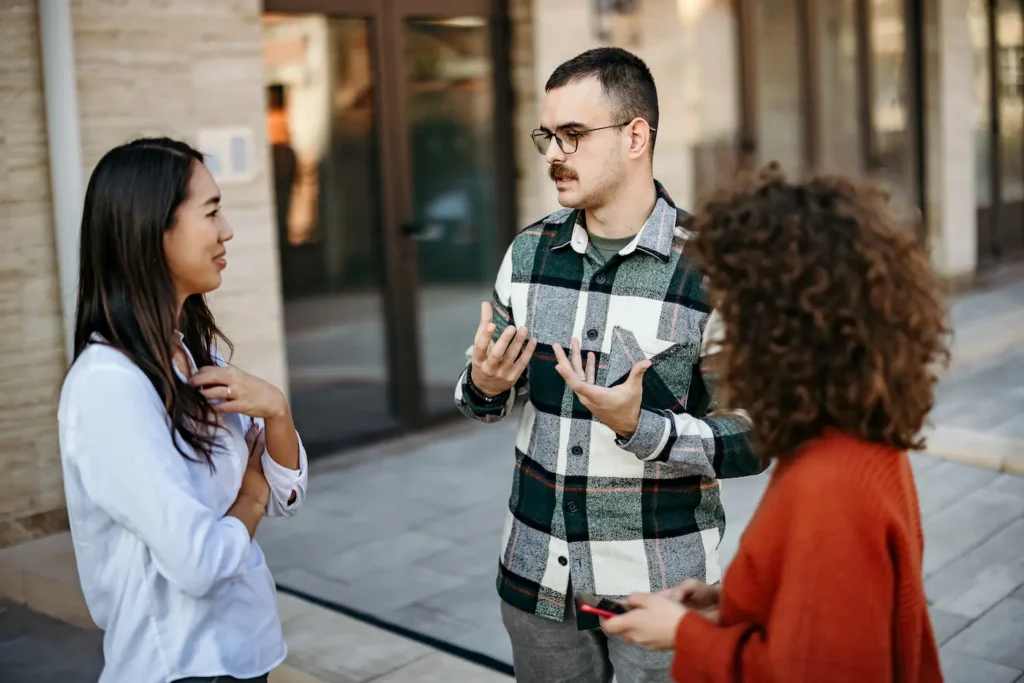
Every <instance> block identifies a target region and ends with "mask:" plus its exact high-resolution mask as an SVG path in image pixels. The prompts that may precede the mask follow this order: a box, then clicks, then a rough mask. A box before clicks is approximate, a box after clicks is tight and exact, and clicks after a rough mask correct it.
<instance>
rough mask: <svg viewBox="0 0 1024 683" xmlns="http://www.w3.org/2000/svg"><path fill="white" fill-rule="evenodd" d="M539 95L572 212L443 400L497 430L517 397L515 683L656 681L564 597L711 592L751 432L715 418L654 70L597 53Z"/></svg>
mask: <svg viewBox="0 0 1024 683" xmlns="http://www.w3.org/2000/svg"><path fill="white" fill-rule="evenodd" d="M545 91H546V94H545V96H544V102H543V106H542V110H541V127H540V128H539V129H537V130H536V131H534V132H533V135H532V137H533V141H534V143H535V144H536V146H537V150H538V151H539V152H540V153H541V154H543V155H545V157H546V159H547V162H548V166H549V168H548V173H549V175H550V177H551V180H552V181H554V184H555V188H556V189H557V191H558V200H559V203H560V204H562V206H563V207H565V208H563V209H562V210H560V211H557V212H556V213H554V214H552V215H550V216H548V217H547V218H545V219H543V220H542V221H540V222H538V223H535V224H533V225H531V226H529V227H528V228H526V229H525V230H524V231H523V232H522V233H521V234H520V235H518V236H517V237H516V239H515V240H514V242H513V244H512V246H511V247H510V248H509V249H508V251H507V253H506V254H505V258H504V261H503V263H502V265H501V268H500V270H499V272H498V276H497V281H496V283H495V289H494V295H493V300H492V301H491V302H490V303H487V302H484V303H483V304H482V305H481V318H480V326H479V328H478V329H477V333H476V339H475V341H474V344H473V347H472V348H471V349H470V351H469V354H470V356H471V362H470V363H469V366H468V367H467V368H466V371H465V372H464V373H463V375H462V377H461V378H460V380H459V382H458V384H457V386H456V389H455V400H456V403H457V404H458V405H459V407H460V409H461V410H462V411H463V412H464V413H465V414H467V415H469V416H470V417H473V418H475V419H478V420H482V421H484V422H493V421H497V420H500V419H501V418H503V417H504V416H505V415H507V414H508V413H509V411H510V410H511V408H512V407H513V405H514V403H515V400H516V396H517V395H518V394H526V396H527V397H528V400H527V401H526V403H525V407H524V409H523V413H522V416H521V418H520V428H519V434H518V437H517V439H516V444H515V455H516V470H515V476H514V478H513V484H512V495H511V498H510V501H509V509H510V513H509V515H508V518H507V521H506V524H505V531H504V537H503V539H502V552H501V557H500V563H499V576H498V581H497V583H498V593H499V596H500V598H501V601H502V604H501V609H502V618H503V620H504V623H505V627H506V629H507V630H508V633H509V636H510V638H511V640H512V652H513V665H514V667H515V671H516V679H517V680H518V681H519V683H559V682H561V681H564V682H569V681H573V682H580V683H591V682H593V683H607V681H610V680H611V677H612V675H613V673H614V675H615V676H616V678H617V680H618V682H619V683H646V682H653V681H657V682H662V681H668V680H669V666H670V663H671V653H659V652H648V651H646V650H644V649H642V648H640V647H638V646H634V645H630V644H628V643H625V642H623V641H621V640H619V639H616V638H607V637H606V636H605V635H604V634H603V632H602V631H600V630H599V629H598V628H597V627H598V625H599V624H598V621H597V619H596V617H594V616H593V615H592V614H587V613H584V612H581V611H578V610H577V608H576V605H575V604H574V599H573V596H574V594H578V593H590V594H595V595H598V596H601V597H608V598H612V599H618V598H622V597H624V596H626V595H628V594H629V593H631V592H636V591H662V590H666V589H668V588H671V587H673V586H675V585H677V584H679V583H680V582H682V581H683V580H684V579H688V578H697V579H700V580H702V581H705V582H707V583H709V584H713V583H716V582H718V581H719V579H720V575H721V569H720V566H719V562H718V554H717V548H718V544H719V542H720V540H721V537H722V534H723V533H724V530H725V517H724V514H723V512H722V508H721V499H720V488H719V480H720V479H721V478H725V477H738V476H746V475H749V474H755V473H757V472H759V471H760V470H761V466H760V465H759V463H758V459H757V457H756V456H755V455H754V453H753V452H752V450H751V446H750V442H749V439H748V430H749V421H748V420H747V419H746V417H745V415H743V414H740V413H730V414H726V415H720V414H718V413H717V412H716V413H715V414H714V415H712V414H710V411H711V408H712V407H713V406H714V405H715V400H714V394H713V386H712V383H711V382H710V380H709V377H708V375H707V373H706V371H707V369H708V368H707V365H706V363H705V358H706V356H707V354H708V351H709V350H711V351H713V350H714V348H715V345H714V340H713V336H714V334H715V330H716V329H717V327H716V325H715V323H714V320H715V318H714V317H713V316H712V311H711V306H710V304H709V302H708V300H707V298H706V295H705V293H704V290H703V287H702V282H703V275H702V274H701V273H700V272H698V271H697V269H696V268H695V267H694V266H693V265H692V264H690V263H689V261H688V259H687V258H686V255H685V245H686V235H687V233H686V231H685V230H684V229H683V227H682V223H683V220H682V219H683V216H685V215H686V214H685V212H683V211H681V210H677V209H676V208H675V206H674V205H673V203H672V200H671V199H670V198H669V196H668V194H667V193H666V192H665V190H664V188H663V187H662V186H661V185H660V184H659V183H658V182H657V181H655V180H654V176H653V170H652V164H653V153H654V143H655V133H656V130H657V127H658V96H657V91H656V90H655V86H654V79H653V78H652V76H651V73H650V71H649V70H648V69H647V66H646V65H645V64H644V63H643V62H642V61H641V60H640V59H639V58H638V57H636V56H635V55H633V54H630V53H629V52H626V51H625V50H621V49H617V48H600V49H596V50H590V51H588V52H585V53H583V54H581V55H579V56H577V57H575V58H573V59H571V60H569V61H568V62H566V63H565V64H562V65H561V66H559V67H558V68H557V69H556V70H555V72H554V73H553V74H552V75H551V78H550V79H549V80H548V82H547V85H546V87H545ZM709 320H710V321H711V322H710V323H709ZM485 456H490V454H481V457H485Z"/></svg>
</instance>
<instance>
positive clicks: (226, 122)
mask: <svg viewBox="0 0 1024 683" xmlns="http://www.w3.org/2000/svg"><path fill="white" fill-rule="evenodd" d="M48 1H49V0H48ZM53 2H59V3H64V4H65V5H66V7H67V8H68V12H69V13H70V17H71V29H72V30H71V34H72V36H73V46H72V48H71V49H72V60H71V62H70V68H71V69H72V70H73V73H72V74H70V82H71V83H72V84H73V88H74V90H73V94H75V93H77V102H78V114H77V119H75V120H77V122H78V126H77V130H76V131H75V133H76V135H75V136H73V139H76V140H80V146H81V149H80V150H79V151H80V157H74V156H73V157H71V158H79V159H80V163H81V165H82V169H81V171H82V173H81V178H82V182H84V179H86V178H87V177H88V174H89V172H90V171H91V169H92V167H93V166H94V165H95V163H96V162H97V161H98V160H99V157H100V155H101V154H102V153H103V152H104V151H106V150H107V149H109V148H110V147H112V146H114V145H116V144H119V143H122V142H124V141H126V140H129V139H131V138H133V137H137V136H139V135H145V134H168V135H172V136H177V137H181V138H185V139H187V140H190V141H192V142H193V143H195V144H198V145H200V146H204V147H205V149H204V151H208V152H210V153H211V165H212V166H213V167H214V169H215V171H216V172H217V175H218V177H219V179H220V182H221V184H222V187H223V190H224V195H225V209H226V211H227V213H228V216H229V218H230V220H231V221H232V224H233V226H234V228H235V235H236V236H235V240H234V241H233V242H232V244H231V245H230V248H231V254H232V260H231V267H230V268H229V271H227V274H226V278H225V285H224V287H223V288H222V290H221V291H219V292H217V293H216V294H215V295H214V296H213V297H211V300H212V304H213V306H214V309H215V311H216V313H217V315H218V317H219V319H220V321H221V322H222V323H223V327H224V328H225V330H226V331H227V332H228V334H229V335H230V336H231V338H232V339H233V341H235V342H236V346H237V351H236V356H235V361H236V362H238V363H239V364H240V365H241V366H243V367H245V368H247V369H250V370H252V371H254V372H256V373H258V374H260V375H261V376H264V377H266V378H268V379H269V380H271V381H274V382H276V383H278V384H280V385H282V386H285V387H287V389H288V392H289V394H290V395H291V398H292V402H293V405H294V412H295V415H296V421H297V422H298V424H299V428H300V430H301V431H302V433H303V435H304V438H305V440H306V442H307V444H308V446H309V448H310V451H311V453H314V454H322V453H328V452H335V451H337V450H339V449H344V448H346V447H349V446H351V445H354V444H357V443H363V442H366V441H368V440H374V439H379V438H383V437H387V436H390V435H394V434H396V433H400V432H407V431H410V430H416V429H419V428H422V427H424V426H427V425H432V424H436V423H437V422H438V421H440V420H443V419H447V418H450V417H452V416H453V413H454V406H453V405H452V399H451V395H452V388H453V382H454V381H455V378H456V377H457V375H458V373H459V371H460V369H461V367H462V365H463V363H464V358H465V356H464V354H465V351H466V348H467V347H468V346H469V344H470V342H471V339H472V334H473V331H474V329H475V326H476V321H477V316H478V310H479V309H478V302H479V301H480V300H481V299H486V298H488V297H489V296H490V291H491V287H492V282H493V277H494V274H495V271H496V269H497V265H498V263H499V261H500V258H501V254H502V253H503V251H504V249H505V248H506V246H507V245H508V243H509V241H510V240H511V239H512V237H513V236H514V235H515V232H516V230H518V229H520V228H521V227H523V226H524V225H526V224H527V223H529V222H532V221H534V220H537V219H539V218H540V217H542V216H543V215H545V214H546V213H547V212H549V211H551V210H553V209H554V208H557V205H556V204H555V199H554V193H553V192H552V191H551V188H550V183H549V181H548V179H547V176H546V172H545V171H546V169H545V165H544V160H543V158H542V157H541V156H540V155H538V154H537V153H536V151H535V149H534V148H533V146H532V144H531V142H530V140H529V137H528V135H529V132H530V130H532V129H533V128H535V127H536V125H537V123H538V120H539V106H540V99H541V96H542V93H543V86H544V82H545V81H546V79H547V77H548V75H549V74H550V72H551V71H552V70H553V69H554V68H555V67H556V66H557V65H558V64H559V63H560V62H562V61H563V60H565V59H568V58H570V57H572V56H573V55H575V54H577V53H579V52H581V51H583V50H585V49H588V48H590V47H594V46H597V45H602V44H616V45H621V46H623V47H626V48H628V49H632V50H634V51H636V52H637V53H638V54H640V55H641V56H642V57H643V58H644V59H645V60H646V61H647V62H648V64H649V66H650V67H651V69H652V71H653V73H654V76H655V79H656V81H657V84H658V88H659V95H660V100H661V125H660V126H659V129H660V130H659V143H658V155H657V160H656V163H655V173H656V175H657V177H658V178H659V179H660V180H662V181H663V182H664V183H665V185H666V187H667V188H668V189H669V191H670V192H671V194H672V195H673V197H674V198H675V200H676V201H677V203H679V204H680V205H682V206H684V207H692V206H694V204H695V203H697V202H698V200H699V198H700V196H701V195H702V194H703V193H705V192H707V191H708V190H709V189H710V188H711V187H713V186H714V185H715V184H718V183H720V182H722V181H723V180H725V179H727V178H728V177H729V176H730V175H731V174H732V173H733V172H734V171H735V170H736V169H737V168H739V167H742V166H746V167H754V166H756V165H758V164H761V163H763V162H766V161H768V160H772V159H776V160H778V161H780V162H781V163H782V164H783V166H784V167H785V169H786V170H787V171H788V172H790V173H791V174H799V173H803V172H805V171H808V170H811V169H817V168H822V169H831V170H839V171H843V172H848V173H853V174H857V175H868V176H871V177H874V178H876V179H878V180H880V181H881V182H882V183H884V184H885V185H886V186H887V187H888V188H889V189H890V191H891V192H892V194H893V196H894V197H895V198H896V199H897V200H898V201H900V202H901V203H902V204H903V205H905V206H906V207H907V210H908V211H911V212H915V211H920V212H921V213H922V215H923V218H924V221H923V229H922V235H921V237H922V239H924V240H927V242H928V244H929V246H930V247H931V249H932V253H933V258H934V260H935V263H936V266H937V267H938V268H939V269H940V271H941V272H942V273H943V274H944V275H946V276H947V277H949V278H950V279H951V280H952V281H954V282H957V283H960V282H969V281H971V280H972V279H973V278H974V277H976V276H977V275H978V274H979V273H983V272H985V271H987V270H992V269H998V268H1000V267H1002V265H1003V264H1005V263H1008V262H1009V261H1012V260H1013V259H1014V258H1015V257H1017V256H1019V255H1020V254H1021V252H1022V251H1024V136H1022V128H1024V106H1022V101H1024V100H1022V98H1024V19H1022V17H1024V0H829V1H828V2H816V1H815V0H558V1H557V2H554V1H550V2H549V1H548V0H262V1H261V0H237V1H233V2H208V1H205V0H180V1H179V0H175V2H174V3H167V2H161V1H157V0H137V1H134V2H130V3H110V2H105V1H104V0H76V1H75V2H68V0H53ZM41 6H42V5H41V3H40V2H36V1H34V0H8V1H7V2H4V3H2V4H0V57H2V59H0V99H2V101H3V102H4V106H3V107H0V238H2V239H3V243H4V245H5V246H4V252H3V259H2V260H0V463H2V464H3V466H4V469H5V472H7V473H8V474H9V476H8V477H6V478H5V481H4V483H3V484H0V501H2V503H0V545H5V544H7V543H10V542H14V541H16V540H21V539H22V538H24V537H25V536H26V535H29V536H31V535H34V534H38V533H45V532H46V530H52V529H54V528H59V527H60V526H61V525H62V524H64V523H65V522H64V521H63V519H64V517H63V497H62V490H61V484H60V467H59V455H58V452H57V443H56V436H55V411H56V404H57V393H58V391H59V386H60V381H61V379H62V376H63V372H64V370H65V369H66V366H67V354H66V350H65V349H66V332H67V328H66V325H65V324H64V323H63V322H62V315H64V313H65V312H66V311H67V310H69V309H68V307H69V306H71V305H72V302H73V299H71V298H69V297H68V292H67V291H65V290H64V289H62V288H61V286H60V285H59V283H60V282H63V281H64V280H66V279H67V276H66V274H62V271H61V268H60V267H59V266H58V261H59V259H58V257H57V255H58V253H62V249H63V252H67V247H68V240H70V239H73V238H74V235H70V236H69V234H68V233H67V232H66V231H62V230H61V229H60V228H59V226H58V227H55V219H54V216H55V215H57V214H56V212H55V206H54V202H55V194H54V192H53V191H52V186H51V183H52V182H53V181H52V180H51V179H52V178H54V177H55V176H54V174H53V173H52V171H53V170H54V163H55V162H54V161H53V160H54V159H59V158H61V157H60V156H59V154H57V153H60V152H63V151H65V150H62V149H59V148H58V147H57V146H56V145H55V141H56V140H64V139H68V138H67V137H56V136H55V133H59V132H61V131H54V130H49V129H48V126H47V117H46V113H47V111H48V108H47V104H48V101H47V97H46V92H45V91H46V88H44V85H45V83H44V81H45V79H44V74H48V73H52V70H53V68H54V67H53V65H52V63H51V62H52V60H53V55H51V54H50V52H51V51H50V50H47V49H45V45H44V43H46V41H42V40H41V34H40V27H41V18H42V14H43V13H42V12H40V10H39V8H40V7H41ZM49 104H50V105H52V104H53V101H50V102H49Z"/></svg>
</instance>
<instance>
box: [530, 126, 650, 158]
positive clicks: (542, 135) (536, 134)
mask: <svg viewBox="0 0 1024 683" xmlns="http://www.w3.org/2000/svg"><path fill="white" fill-rule="evenodd" d="M635 120H636V119H631V120H629V121H625V122H624V123H613V124H611V125H610V126H598V127H597V128H584V129H582V130H580V129H576V128H566V127H564V126H563V127H562V128H556V129H555V132H554V133H552V132H550V131H547V130H544V129H543V128H536V129H534V131H533V132H532V133H530V138H531V139H532V140H533V146H534V147H536V148H537V152H538V153H539V154H547V153H548V149H550V147H551V138H554V139H555V144H557V145H558V149H560V150H562V154H574V153H575V152H576V150H578V149H579V148H580V138H582V137H583V136H584V135H586V134H587V133H593V132H595V131H599V130H608V129H609V128H622V127H623V126H628V125H629V124H631V123H633V121H635ZM649 126H650V124H648V127H649ZM656 130H658V129H657V128H651V132H652V133H653V132H655V131H656ZM560 133H572V137H570V138H569V141H571V142H574V143H575V145H574V146H573V148H572V150H568V149H566V148H565V145H566V141H565V140H563V139H562V137H561V135H560ZM541 139H542V140H543V142H539V140H541ZM541 145H543V147H542V146H541Z"/></svg>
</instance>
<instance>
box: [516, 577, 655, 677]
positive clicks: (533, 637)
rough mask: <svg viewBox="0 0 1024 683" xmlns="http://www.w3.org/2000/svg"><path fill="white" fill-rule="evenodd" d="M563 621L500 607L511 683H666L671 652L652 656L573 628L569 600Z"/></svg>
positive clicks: (573, 611) (597, 632)
mask: <svg viewBox="0 0 1024 683" xmlns="http://www.w3.org/2000/svg"><path fill="white" fill-rule="evenodd" d="M568 603H569V605H568V608H567V609H566V614H565V620H564V621H551V620H550V619H544V618H543V617H538V616H537V615H535V614H529V613H527V612H523V611H521V610H518V609H516V608H515V607H512V606H510V605H509V604H508V603H506V602H505V601H504V600H503V601H502V602H501V619H502V621H504V622H505V630H507V631H508V636H509V638H510V639H511V640H512V666H513V668H514V669H515V674H516V683H611V681H612V676H613V675H614V677H615V679H614V680H615V681H616V682H617V683H671V681H672V674H671V668H672V652H671V651H669V652H652V651H649V650H645V649H644V648H642V647H640V646H639V645H630V644H628V643H626V642H624V641H623V640H621V639H619V638H609V637H608V636H606V635H605V633H604V631H602V630H600V629H596V630H593V631H580V630H578V629H577V628H576V604H575V601H574V600H573V599H572V594H571V592H570V595H569V597H568Z"/></svg>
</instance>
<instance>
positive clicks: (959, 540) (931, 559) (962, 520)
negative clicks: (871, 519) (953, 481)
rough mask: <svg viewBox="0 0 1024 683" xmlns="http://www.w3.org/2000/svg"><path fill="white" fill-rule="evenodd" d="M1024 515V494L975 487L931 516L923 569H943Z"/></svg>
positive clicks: (925, 531)
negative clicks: (1022, 495)
mask: <svg viewBox="0 0 1024 683" xmlns="http://www.w3.org/2000/svg"><path fill="white" fill-rule="evenodd" d="M1019 517H1024V498H1018V497H1016V496H1010V495H1007V494H1004V493H998V492H995V491H991V490H988V489H983V490H979V491H975V492H973V493H971V494H969V495H967V496H962V497H961V498H960V499H959V500H957V501H956V502H954V503H952V504H951V505H949V506H948V507H947V508H946V509H944V510H942V511H941V512H937V513H935V514H933V515H931V516H930V517H928V518H927V519H926V520H925V522H924V533H925V537H926V538H927V539H928V543H926V544H925V550H924V573H925V575H926V576H927V575H928V574H931V573H932V572H934V571H936V570H938V569H940V568H941V567H943V566H944V565H946V564H948V563H949V562H951V561H952V560H954V559H956V558H957V557H959V556H961V555H963V554H964V553H966V552H967V551H968V550H970V549H971V548H973V547H975V546H977V545H978V544H979V543H981V542H983V541H984V540H985V539H986V538H988V537H989V536H991V535H992V534H994V533H996V532H997V531H999V530H1000V529H1001V528H1003V527H1005V526H1006V525H1007V524H1009V523H1010V522H1011V521H1013V520H1014V519H1017V518H1019Z"/></svg>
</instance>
